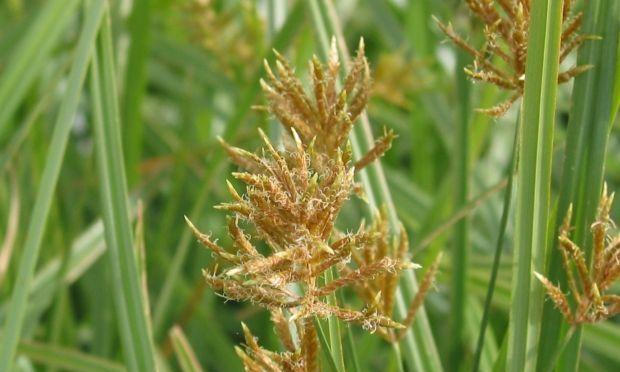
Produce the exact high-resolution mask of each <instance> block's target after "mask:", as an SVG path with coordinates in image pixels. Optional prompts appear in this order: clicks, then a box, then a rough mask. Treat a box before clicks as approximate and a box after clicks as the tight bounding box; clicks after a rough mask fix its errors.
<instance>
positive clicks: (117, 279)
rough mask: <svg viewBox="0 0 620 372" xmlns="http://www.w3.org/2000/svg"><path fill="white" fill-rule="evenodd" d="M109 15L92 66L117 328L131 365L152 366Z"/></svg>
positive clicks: (147, 368)
mask: <svg viewBox="0 0 620 372" xmlns="http://www.w3.org/2000/svg"><path fill="white" fill-rule="evenodd" d="M110 28H111V26H110V18H109V14H108V15H107V16H106V17H105V19H104V24H103V27H102V30H101V35H100V37H99V40H98V45H97V58H95V59H94V60H93V63H92V68H91V95H92V97H91V98H92V105H93V119H94V120H93V124H94V128H95V139H96V150H97V167H98V170H99V176H100V185H101V186H100V187H101V201H102V208H103V217H104V218H103V221H104V226H105V238H106V244H107V246H108V251H107V253H108V258H109V264H110V266H111V269H112V273H113V278H114V279H113V282H114V292H115V293H114V294H115V296H114V298H115V301H116V306H117V315H118V318H119V320H120V323H119V329H120V333H121V335H122V341H123V345H124V348H125V358H126V359H127V364H128V365H129V367H130V368H129V369H130V370H139V371H154V370H155V356H154V351H153V344H152V340H151V334H150V332H149V324H148V316H147V314H146V312H145V299H144V297H143V292H142V286H141V282H142V281H141V277H140V273H139V269H138V260H137V257H136V251H135V249H134V242H133V232H132V227H131V223H130V219H129V215H130V213H129V203H128V197H127V182H126V176H125V169H124V162H123V152H122V145H121V135H120V122H119V111H118V110H119V109H118V101H117V93H116V86H115V75H114V62H113V61H114V59H113V53H112V38H111V30H110Z"/></svg>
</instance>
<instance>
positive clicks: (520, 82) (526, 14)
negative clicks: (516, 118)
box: [435, 0, 597, 116]
mask: <svg viewBox="0 0 620 372" xmlns="http://www.w3.org/2000/svg"><path fill="white" fill-rule="evenodd" d="M466 2H467V5H468V7H469V9H470V11H471V12H472V13H473V14H474V15H475V16H476V17H477V18H478V19H480V20H481V21H482V22H483V23H484V25H485V26H484V36H485V39H486V42H485V43H484V45H483V46H482V47H481V48H476V47H474V46H472V45H471V44H469V43H468V42H467V41H466V40H465V39H464V38H462V37H461V36H459V35H458V34H457V33H456V31H455V30H454V28H453V27H452V25H451V24H450V23H448V24H447V25H445V24H443V23H441V22H440V21H439V20H437V19H435V21H436V22H437V24H438V26H439V28H440V29H441V30H442V31H443V33H444V34H445V35H446V36H447V37H448V38H449V39H450V40H451V41H452V42H453V43H454V44H455V45H456V46H458V47H459V48H461V49H463V50H464V51H465V52H467V53H469V54H470V55H471V56H472V57H473V58H474V62H473V64H472V65H471V66H468V67H466V68H465V73H466V74H467V75H468V76H469V77H470V78H471V79H472V80H474V81H481V82H485V83H490V84H493V85H495V86H497V87H499V88H500V89H503V90H507V91H511V92H512V94H511V95H510V97H509V98H508V99H507V100H506V101H504V102H502V103H500V104H498V105H496V106H494V107H491V108H486V109H479V110H478V111H480V112H483V113H486V114H488V115H491V116H502V115H503V114H504V113H506V111H508V109H509V108H510V107H511V106H512V104H513V103H514V102H515V101H516V100H517V99H518V98H519V97H521V96H522V95H523V89H524V84H525V79H524V77H525V63H526V57H527V50H528V30H529V27H530V3H531V2H530V0H467V1H466ZM573 3H574V0H566V1H564V8H563V11H562V35H561V46H560V58H559V61H558V63H562V62H563V61H564V60H565V59H566V57H567V56H568V55H569V54H570V53H571V52H572V51H573V50H575V49H577V48H578V47H579V46H580V45H581V44H583V43H584V42H585V41H586V40H592V39H597V37H595V36H592V35H582V34H579V29H580V28H581V23H582V20H583V13H582V12H577V13H573V12H572V11H571V10H572V5H573ZM590 67H591V66H588V65H578V66H573V67H571V68H569V69H567V70H565V71H562V72H559V74H558V83H565V82H567V81H568V80H570V79H571V78H573V77H574V76H576V75H579V74H580V73H582V72H584V71H586V70H588V69H589V68H590Z"/></svg>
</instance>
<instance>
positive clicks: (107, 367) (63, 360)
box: [19, 341, 126, 372]
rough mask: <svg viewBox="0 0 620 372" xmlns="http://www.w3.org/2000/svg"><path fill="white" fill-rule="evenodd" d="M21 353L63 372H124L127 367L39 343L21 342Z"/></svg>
mask: <svg viewBox="0 0 620 372" xmlns="http://www.w3.org/2000/svg"><path fill="white" fill-rule="evenodd" d="M19 352H20V353H22V354H24V355H26V356H27V357H28V358H30V359H31V360H33V361H35V362H38V363H41V364H43V365H45V366H48V367H56V368H61V369H62V370H63V371H75V372H81V371H91V372H123V371H126V369H125V367H123V366H121V365H120V364H117V363H115V362H112V361H109V360H106V359H102V358H98V357H94V356H92V355H88V354H84V353H82V352H79V351H76V350H71V349H67V348H64V347H59V346H53V345H47V344H42V343H39V342H32V341H28V342H24V341H22V342H20V344H19Z"/></svg>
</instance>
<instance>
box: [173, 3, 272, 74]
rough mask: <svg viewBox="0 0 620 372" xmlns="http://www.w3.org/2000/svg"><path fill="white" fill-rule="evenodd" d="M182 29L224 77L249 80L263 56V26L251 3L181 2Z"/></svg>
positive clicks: (262, 21) (254, 4)
mask: <svg viewBox="0 0 620 372" xmlns="http://www.w3.org/2000/svg"><path fill="white" fill-rule="evenodd" d="M182 4H183V5H181V7H182V10H183V13H182V14H183V17H182V18H181V21H182V22H183V27H182V28H183V29H187V30H190V32H191V34H190V35H189V36H190V37H191V39H192V41H193V42H195V43H196V44H198V45H199V46H200V47H202V48H204V49H205V50H206V51H208V52H209V53H210V54H211V55H212V56H213V57H214V58H215V60H216V61H217V62H218V67H219V68H220V69H222V70H223V71H224V72H225V73H226V74H227V75H228V76H230V77H235V76H236V75H241V76H240V77H246V78H247V77H249V76H250V75H251V74H254V72H255V70H256V69H255V68H254V67H253V66H255V64H254V62H255V61H256V58H257V57H258V56H260V55H262V54H263V53H264V43H263V40H264V35H265V22H264V20H263V19H261V17H260V16H259V12H258V10H257V6H256V3H255V2H253V1H240V2H232V1H231V2H227V1H222V0H192V1H189V2H182Z"/></svg>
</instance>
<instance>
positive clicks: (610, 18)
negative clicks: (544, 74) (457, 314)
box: [538, 0, 620, 370]
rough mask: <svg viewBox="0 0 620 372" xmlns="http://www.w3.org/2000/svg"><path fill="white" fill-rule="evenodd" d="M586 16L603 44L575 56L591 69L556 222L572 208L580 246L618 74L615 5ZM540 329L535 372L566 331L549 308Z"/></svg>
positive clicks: (603, 3)
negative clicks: (571, 204)
mask: <svg viewBox="0 0 620 372" xmlns="http://www.w3.org/2000/svg"><path fill="white" fill-rule="evenodd" d="M614 6H615V9H614ZM585 11H586V19H585V25H584V28H585V29H584V32H585V33H588V34H595V35H600V36H602V37H603V40H600V41H595V42H591V43H587V44H586V45H584V47H583V48H582V49H581V50H580V52H579V55H578V60H577V62H578V63H579V64H582V65H593V66H594V67H593V69H592V70H590V71H588V72H586V73H585V74H583V75H582V76H578V77H577V78H576V80H575V85H574V91H573V98H572V101H573V106H572V108H571V112H570V120H569V124H568V132H567V138H566V152H565V157H564V164H563V174H562V182H561V184H562V188H561V190H560V198H559V204H558V218H557V220H558V224H559V223H560V222H561V220H562V218H561V217H562V216H564V215H565V213H566V210H567V209H568V206H569V204H570V203H574V212H573V213H574V219H575V226H576V230H575V234H574V240H575V242H576V243H577V244H579V245H580V246H582V247H586V246H587V244H586V239H587V234H586V232H587V230H588V229H589V223H590V221H592V220H593V218H594V215H595V212H596V205H597V204H598V200H599V196H600V190H601V188H602V183H603V172H604V168H605V153H606V151H607V138H608V136H609V130H610V129H611V125H612V124H613V114H614V108H613V98H612V93H613V90H614V86H613V84H614V80H613V77H614V76H615V74H616V71H615V70H620V69H618V67H617V60H615V54H616V53H617V51H618V32H619V22H620V21H619V20H618V17H617V14H619V12H620V9H619V5H618V3H617V2H613V1H608V0H595V1H591V2H589V3H588V4H587V8H586V10H585ZM558 227H559V226H556V229H555V230H554V231H557V228H558ZM549 256H550V257H549V273H548V275H549V278H550V279H551V280H552V281H553V282H558V281H560V283H562V281H563V280H565V278H564V275H563V274H562V272H563V269H562V263H561V256H560V254H559V250H557V249H553V250H552V251H551V254H550V255H549ZM564 284H565V283H562V284H561V285H564ZM542 324H543V326H542V327H543V328H542V331H541V335H540V337H541V339H540V349H539V360H538V370H543V369H544V368H545V366H548V365H550V359H549V358H550V356H551V355H555V353H556V349H557V348H558V347H559V346H560V345H559V343H560V340H562V339H563V338H564V336H563V334H564V333H565V332H566V331H567V327H566V326H563V320H562V317H561V315H560V314H559V313H558V312H557V310H556V309H554V307H553V306H552V304H551V303H548V304H546V305H545V308H544V312H543V318H542ZM580 340H581V329H577V330H576V332H575V336H574V337H573V338H572V340H571V343H570V344H569V345H568V346H567V348H566V351H565V352H564V353H563V356H562V357H561V358H560V360H559V368H562V369H564V370H568V369H574V368H577V366H578V365H579V363H578V355H579V345H580Z"/></svg>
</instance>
